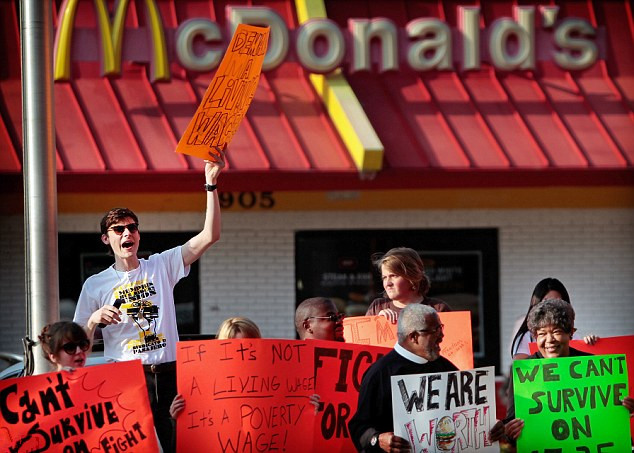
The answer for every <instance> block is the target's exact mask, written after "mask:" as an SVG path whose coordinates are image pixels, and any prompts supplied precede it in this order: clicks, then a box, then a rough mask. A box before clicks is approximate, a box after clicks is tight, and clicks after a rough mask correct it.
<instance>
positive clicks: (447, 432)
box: [436, 416, 456, 451]
mask: <svg viewBox="0 0 634 453" xmlns="http://www.w3.org/2000/svg"><path fill="white" fill-rule="evenodd" d="M455 443H456V426H455V425H454V423H453V420H452V419H451V417H447V416H445V417H442V418H441V419H440V420H438V425H437V426H436V446H437V447H438V449H439V450H442V451H453V447H454V445H455Z"/></svg>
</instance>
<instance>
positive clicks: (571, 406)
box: [512, 354, 631, 452]
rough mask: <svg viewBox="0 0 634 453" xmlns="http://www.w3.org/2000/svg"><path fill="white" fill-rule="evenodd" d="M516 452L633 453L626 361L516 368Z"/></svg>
mask: <svg viewBox="0 0 634 453" xmlns="http://www.w3.org/2000/svg"><path fill="white" fill-rule="evenodd" d="M512 370H513V387H514V394H515V416H516V417H517V418H519V419H523V420H524V428H523V430H522V433H521V434H520V437H519V438H518V441H517V448H518V451H552V452H557V451H585V452H598V451H614V452H616V451H619V452H620V451H630V449H631V445H630V423H629V415H628V410H627V409H626V408H625V406H623V405H622V404H621V400H622V399H623V398H624V397H626V396H627V395H628V385H627V364H626V362H625V355H623V354H614V355H603V356H583V357H562V358H556V359H531V360H516V361H515V362H513V368H512Z"/></svg>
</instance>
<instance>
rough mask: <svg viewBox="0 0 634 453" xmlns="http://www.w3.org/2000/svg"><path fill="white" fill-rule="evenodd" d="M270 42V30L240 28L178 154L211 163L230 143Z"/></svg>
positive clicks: (184, 137) (178, 149) (182, 140)
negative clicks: (218, 152) (220, 150)
mask: <svg viewBox="0 0 634 453" xmlns="http://www.w3.org/2000/svg"><path fill="white" fill-rule="evenodd" d="M268 40H269V28H268V27H266V28H263V27H255V26H252V25H245V24H239V25H238V28H237V29H236V31H235V33H234V34H233V38H232V39H231V43H230V44H229V47H228V48H227V52H226V53H225V56H224V57H223V59H222V62H221V63H220V67H219V68H218V71H216V74H215V75H214V78H213V79H212V81H211V83H210V84H209V86H208V87H207V91H206V92H205V96H204V97H203V100H202V102H201V103H200V105H199V106H198V109H197V110H196V113H195V114H194V117H193V118H192V119H191V121H190V123H189V126H187V130H186V131H185V133H184V134H183V136H182V137H181V139H180V141H179V142H178V146H177V147H176V151H177V152H179V153H183V154H189V155H191V156H195V157H200V158H202V159H209V158H210V157H212V156H214V155H215V154H217V152H216V151H215V150H214V148H215V147H218V148H221V149H222V148H225V147H226V145H227V144H228V143H229V142H230V141H231V139H232V138H233V135H234V134H235V133H236V131H237V130H238V126H239V125H240V122H241V121H242V118H244V115H245V114H246V113H247V109H248V108H249V105H251V101H252V99H253V96H254V94H255V90H256V88H257V86H258V82H259V80H260V73H261V71H262V62H263V61H264V56H265V54H266V48H267V46H268Z"/></svg>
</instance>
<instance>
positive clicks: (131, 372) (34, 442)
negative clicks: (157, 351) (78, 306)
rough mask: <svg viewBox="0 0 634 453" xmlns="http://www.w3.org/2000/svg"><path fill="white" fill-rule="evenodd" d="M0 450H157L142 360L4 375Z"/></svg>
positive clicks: (0, 389) (0, 383) (0, 399)
mask: <svg viewBox="0 0 634 453" xmlns="http://www.w3.org/2000/svg"><path fill="white" fill-rule="evenodd" d="M0 451H3V452H5V451H11V452H28V451H47V452H62V451H64V452H66V451H73V452H74V451H81V452H89V451H103V452H116V451H120V452H121V451H134V452H155V451H158V444H157V441H156V434H155V432H154V422H153V419H152V411H151V410H150V404H149V401H148V396H147V387H146V385H145V376H144V374H143V368H142V366H141V362H140V361H139V360H135V361H130V362H118V363H112V364H107V365H100V366H91V367H85V368H78V369H76V370H74V371H72V372H67V371H62V372H54V373H47V374H41V375H37V376H29V377H23V378H17V379H8V380H6V381H0Z"/></svg>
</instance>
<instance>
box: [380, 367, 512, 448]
mask: <svg viewBox="0 0 634 453" xmlns="http://www.w3.org/2000/svg"><path fill="white" fill-rule="evenodd" d="M392 416H393V419H394V434H396V435H397V436H399V437H402V438H404V439H407V440H408V441H409V442H410V444H411V445H412V447H413V448H412V450H413V451H415V452H417V453H418V452H421V453H441V452H442V453H446V452H451V453H458V452H463V451H468V452H496V453H497V452H499V451H500V450H499V446H498V445H497V442H495V443H492V442H491V440H490V436H489V430H490V429H491V428H492V427H493V425H494V424H495V422H496V418H495V368H494V367H484V368H476V369H473V370H464V371H450V372H446V373H428V374H410V375H403V376H392Z"/></svg>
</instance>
